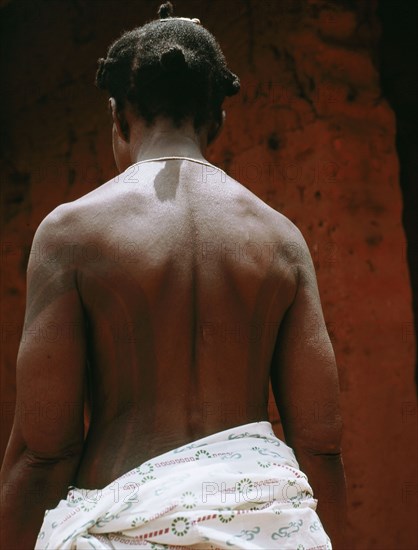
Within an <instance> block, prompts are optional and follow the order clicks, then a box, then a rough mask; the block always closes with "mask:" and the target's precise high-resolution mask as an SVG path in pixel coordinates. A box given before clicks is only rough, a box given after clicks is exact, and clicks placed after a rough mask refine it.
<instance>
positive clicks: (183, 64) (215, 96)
mask: <svg viewBox="0 0 418 550" xmlns="http://www.w3.org/2000/svg"><path fill="white" fill-rule="evenodd" d="M158 15H159V17H160V19H156V20H154V21H151V22H150V23H147V24H145V25H143V26H142V27H137V28H135V29H133V30H131V31H127V32H124V33H123V34H122V36H120V38H118V39H117V40H116V41H115V42H113V43H112V44H111V46H110V47H109V49H108V52H107V57H106V58H100V59H99V60H98V70H97V73H96V79H95V84H96V86H97V87H98V88H100V89H102V90H107V91H108V93H109V94H110V96H111V97H114V98H115V100H116V105H117V108H118V110H119V111H120V110H122V109H123V108H124V107H125V104H126V102H127V101H128V102H129V103H130V104H131V105H132V107H133V108H134V109H135V110H136V113H137V115H139V116H140V117H142V118H143V119H144V120H145V121H146V123H147V124H148V125H150V124H152V122H153V121H154V120H155V118H156V117H158V116H165V117H167V118H169V119H171V120H172V121H173V123H174V124H175V125H176V126H180V124H181V123H182V121H184V119H185V118H188V117H192V119H193V123H194V127H195V129H196V130H198V129H199V128H201V127H202V126H204V125H205V124H206V123H207V122H209V121H211V120H213V119H215V120H217V121H219V122H220V120H221V113H222V102H223V100H224V99H225V97H226V96H232V95H234V94H236V93H238V91H239V89H240V81H239V78H238V77H237V76H236V75H235V74H233V73H232V72H231V71H230V70H229V69H228V67H227V65H226V61H225V57H224V55H223V53H222V50H221V48H220V46H219V44H218V42H217V41H216V39H215V37H214V36H213V35H212V34H211V33H210V32H209V31H208V30H206V29H205V28H204V27H202V26H201V25H200V22H199V20H192V19H186V18H181V17H173V6H172V4H171V2H166V3H165V4H162V5H161V6H160V8H159V10H158Z"/></svg>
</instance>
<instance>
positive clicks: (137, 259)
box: [1, 99, 345, 549]
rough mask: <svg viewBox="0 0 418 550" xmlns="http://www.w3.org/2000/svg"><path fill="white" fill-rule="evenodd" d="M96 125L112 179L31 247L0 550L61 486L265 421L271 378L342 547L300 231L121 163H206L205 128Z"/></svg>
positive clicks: (198, 172)
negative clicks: (106, 143)
mask: <svg viewBox="0 0 418 550" xmlns="http://www.w3.org/2000/svg"><path fill="white" fill-rule="evenodd" d="M110 110H111V113H112V119H113V129H112V135H113V150H114V155H115V160H116V164H117V166H118V169H119V171H120V172H121V174H122V175H121V176H119V177H117V178H114V179H112V180H110V181H109V182H107V183H105V184H104V185H102V186H100V187H99V188H97V189H95V190H94V191H92V192H91V193H89V194H87V195H85V196H84V197H82V198H80V199H78V200H76V201H74V202H71V203H66V204H64V205H61V206H59V207H58V208H57V209H55V210H54V211H53V212H52V213H51V214H50V215H48V216H47V217H46V218H45V220H44V221H43V222H42V223H41V225H40V227H39V228H38V230H37V232H36V235H35V238H34V242H33V245H32V253H31V257H30V260H29V265H28V274H27V279H28V292H27V308H26V316H25V329H24V332H23V335H22V342H21V345H20V348H19V354H18V361H17V405H16V415H15V422H14V426H13V430H12V434H11V436H10V441H9V445H8V447H7V452H6V456H5V459H4V463H3V467H2V471H1V477H2V492H3V498H2V516H3V518H2V519H3V523H2V525H3V529H2V544H3V545H4V546H3V547H4V548H19V549H24V548H33V546H34V544H35V539H36V536H37V533H38V531H39V529H40V526H41V523H42V520H43V515H44V511H45V509H49V508H53V507H55V506H56V505H57V503H58V501H59V499H61V498H65V496H66V493H67V491H68V485H70V484H72V485H75V486H77V487H82V488H92V489H93V488H96V489H97V488H103V487H104V486H106V485H107V484H109V483H111V482H112V481H113V480H114V479H115V478H117V477H118V476H120V475H122V474H124V473H125V472H127V471H129V470H130V469H132V468H133V467H135V466H137V465H139V464H140V463H142V462H144V461H146V460H147V459H149V458H150V457H153V456H156V455H159V454H161V453H164V452H166V451H168V450H170V449H172V448H175V447H177V446H180V445H183V444H186V443H188V442H190V441H192V440H194V439H197V438H201V437H204V436H206V435H209V434H212V433H215V432H218V431H220V430H225V429H227V428H230V427H233V426H237V425H241V424H245V423H248V422H254V421H261V420H268V413H267V405H268V387H269V380H271V381H272V386H273V391H274V394H275V397H276V402H277V405H278V408H279V411H280V414H281V417H282V421H283V427H284V432H285V437H286V441H287V443H288V444H289V445H291V446H292V447H293V448H294V450H295V453H296V456H297V458H298V460H299V463H300V466H301V468H302V470H304V471H305V473H306V474H307V475H308V478H309V480H310V483H311V485H312V487H313V489H314V492H315V497H316V498H318V499H319V506H318V510H317V511H318V514H319V516H320V518H321V520H322V522H323V524H324V527H325V529H326V531H327V532H328V534H329V535H330V537H331V539H332V541H333V544H334V547H335V548H343V542H342V541H343V538H342V531H343V525H344V516H345V483H344V471H343V466H342V460H341V448H340V444H341V417H340V412H339V404H338V401H339V393H338V378H337V369H336V364H335V356H334V353H333V349H332V345H331V342H330V340H329V336H328V333H327V330H326V327H325V322H324V317H323V313H322V308H321V303H320V298H319V292H318V287H317V281H316V275H315V270H314V266H313V263H312V259H311V256H310V253H309V249H308V247H307V244H306V242H305V240H304V238H303V236H302V234H301V232H300V231H299V230H298V229H297V227H296V226H295V225H294V224H293V223H291V222H290V220H288V219H287V218H286V217H285V216H283V215H281V214H280V213H278V212H276V211H275V210H273V209H272V208H270V207H269V206H268V205H266V204H265V203H264V202H263V201H261V200H260V199H259V198H257V197H256V196H255V195H253V194H252V193H251V192H250V191H249V190H247V189H246V188H245V187H243V186H242V185H241V184H240V183H238V182H237V181H235V180H233V179H232V178H230V177H228V176H226V175H225V174H224V173H223V172H222V171H220V170H219V169H216V168H215V167H212V166H208V165H207V164H201V163H199V162H193V161H190V160H168V161H154V162H145V163H143V164H136V165H135V166H131V165H132V164H133V163H137V162H140V161H143V160H149V159H153V158H158V157H161V156H173V155H174V156H185V157H189V158H192V159H195V160H201V161H202V162H204V163H207V161H206V160H205V158H204V153H205V150H206V147H207V144H208V141H211V140H213V139H214V138H215V137H216V135H217V133H219V131H220V128H221V125H220V124H219V123H218V122H216V121H212V122H211V123H209V124H208V125H207V126H205V127H204V128H202V129H200V131H199V132H196V131H195V130H194V128H193V125H192V123H191V121H185V123H184V124H183V125H182V126H181V127H180V128H175V127H174V126H173V125H172V124H171V122H170V121H168V120H164V119H157V121H156V123H155V124H154V125H153V126H152V127H150V128H148V127H147V126H146V125H145V123H144V122H143V121H142V120H141V119H140V118H138V117H137V116H136V115H135V114H134V111H133V109H131V108H130V107H129V105H127V106H126V107H125V109H123V110H119V111H118V110H117V109H116V104H115V102H114V100H113V99H110ZM223 118H224V115H223V117H222V119H223ZM129 167H131V168H129ZM126 170H127V171H126ZM251 243H252V244H251ZM88 381H89V383H88ZM86 388H87V390H89V391H87V390H86ZM89 392H90V393H91V396H90V397H89ZM84 413H86V414H87V416H88V417H89V418H88V423H89V430H88V434H87V437H86V438H85V431H84ZM28 499H30V506H29V507H28V502H29V500H28Z"/></svg>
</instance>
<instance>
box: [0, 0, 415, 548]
mask: <svg viewBox="0 0 418 550" xmlns="http://www.w3.org/2000/svg"><path fill="white" fill-rule="evenodd" d="M6 4H7V5H6V6H5V7H3V9H2V12H3V16H4V21H5V22H6V23H7V28H6V30H5V38H6V40H7V47H8V52H9V55H8V59H7V61H6V62H5V67H4V71H3V74H5V75H6V79H5V82H6V84H5V85H6V89H7V91H9V92H10V94H11V95H10V97H9V98H8V100H7V105H5V107H6V109H5V112H4V113H3V118H4V123H3V125H2V129H3V145H4V148H5V149H4V150H5V153H6V154H5V160H4V162H3V170H2V173H3V176H2V185H3V200H2V209H3V215H4V217H5V220H6V222H5V225H4V230H3V244H2V263H1V267H2V273H3V277H2V295H3V297H4V300H3V302H2V310H1V313H2V345H3V347H2V382H3V385H2V397H1V405H2V427H3V429H2V449H4V447H5V444H6V442H7V438H8V433H9V429H10V425H11V421H12V415H13V400H14V369H15V362H16V354H17V349H18V343H19V338H20V335H21V330H22V322H23V315H24V305H25V268H26V262H27V258H28V254H29V250H30V245H31V241H32V237H33V234H34V231H35V229H36V227H37V225H38V224H39V222H40V221H41V220H42V218H43V217H44V216H45V215H46V214H47V213H48V212H49V211H51V210H52V209H53V208H54V207H55V206H56V205H58V204H59V203H62V202H68V201H70V200H72V199H74V198H76V197H79V196H80V195H82V194H84V193H86V192H88V191H90V190H91V189H93V188H94V187H96V186H97V185H100V184H101V183H103V182H105V181H106V180H108V179H109V178H111V177H112V176H114V175H115V174H116V169H115V166H114V162H113V157H112V150H111V136H110V124H109V120H108V116H107V113H106V98H105V97H104V96H103V95H101V94H100V93H99V92H98V91H97V90H96V89H95V88H94V86H93V83H92V82H93V78H94V73H95V68H96V59H97V58H98V57H100V56H103V55H104V54H105V52H106V48H107V46H108V44H109V43H110V41H111V40H113V39H114V38H116V37H117V36H118V35H119V34H120V33H121V32H122V30H125V29H130V28H132V27H134V26H136V25H138V24H142V23H143V22H145V21H146V20H149V19H151V18H153V14H154V12H155V9H156V4H154V3H153V2H130V1H125V2H120V1H116V0H107V1H105V2H104V1H103V2H83V1H81V0H80V1H74V2H69V1H68V2H40V1H33V2H29V1H27V2H17V1H13V0H12V1H10V2H9V3H6ZM345 4H346V5H347V6H348V5H349V3H345ZM343 5H344V3H339V2H332V3H327V2H325V1H321V2H320V1H301V2H296V1H284V0H283V1H279V0H274V1H273V0H272V1H269V0H263V1H254V0H253V1H244V0H242V1H238V0H236V1H231V0H229V1H228V2H227V3H225V2H223V1H218V0H216V1H213V0H212V1H210V2H209V1H207V0H205V1H203V0H202V1H200V0H197V1H184V2H180V1H179V2H177V8H178V9H177V13H178V14H179V15H186V16H191V17H199V18H200V19H201V20H202V22H203V24H204V25H205V26H207V27H208V28H209V29H210V30H211V31H212V32H214V34H215V35H216V36H217V37H218V39H219V41H220V43H221V45H222V47H223V49H224V52H225V54H226V57H227V59H228V60H229V64H230V66H231V68H232V70H234V71H235V72H236V73H237V74H239V75H240V77H241V80H242V92H241V94H240V95H239V96H238V97H236V98H233V99H231V100H228V102H227V103H226V107H227V127H226V129H225V131H224V133H223V135H222V136H221V137H220V139H219V141H218V142H217V143H216V144H215V145H214V146H213V147H212V150H211V153H210V159H211V160H212V161H213V162H214V163H215V164H219V165H221V166H222V167H223V168H225V169H227V171H229V173H230V174H231V175H232V176H234V177H236V178H237V179H238V180H240V181H241V182H242V183H243V184H244V185H246V186H247V187H249V188H250V189H251V190H252V191H253V192H255V193H256V194H257V195H259V196H260V197H261V198H263V199H264V200H265V201H266V202H267V203H269V204H270V205H271V206H272V207H274V208H276V209H278V210H280V211H281V212H282V213H284V214H285V215H286V216H288V217H289V218H290V219H291V220H293V221H294V222H295V223H296V224H297V225H298V226H299V227H300V229H301V230H302V232H303V234H304V236H305V238H306V240H307V242H308V244H309V246H310V249H311V252H312V256H313V259H314V263H315V266H316V270H317V277H318V283H319V288H320V294H321V298H322V304H323V309H324V315H325V319H326V321H327V326H328V329H329V333H330V336H331V339H332V342H333V345H334V349H335V353H336V357H337V362H338V367H339V372H340V379H341V390H342V405H343V415H344V421H345V435H344V461H345V465H346V473H347V482H348V490H349V522H350V525H349V528H350V534H351V543H350V548H353V549H358V550H363V549H369V548H370V549H376V550H383V549H385V550H395V549H411V550H412V549H413V548H416V544H417V533H416V528H415V522H416V507H417V500H416V480H417V472H416V459H417V445H416V423H417V415H416V402H415V393H414V383H413V366H414V357H415V355H414V354H415V351H416V343H415V339H414V334H413V317H412V310H411V290H410V281H409V274H408V269H407V264H406V253H405V250H406V241H405V235H404V231H403V228H402V223H401V212H402V202H401V193H400V189H399V182H398V170H399V166H398V160H397V155H396V151H395V119H394V114H393V113H392V111H391V109H390V107H389V106H388V104H387V102H386V101H385V100H384V99H382V97H381V90H380V88H379V76H378V72H377V69H376V66H375V64H374V53H373V52H374V51H375V45H376V40H377V38H378V35H379V26H378V24H377V21H376V16H375V14H374V9H375V5H374V3H369V2H364V3H358V4H357V9H356V10H354V9H353V10H352V11H350V9H348V8H343V7H341V6H343ZM339 6H340V7H339ZM272 409H273V407H272ZM322 410H323V409H322V404H321V403H319V404H318V410H317V411H313V414H321V413H322ZM274 419H276V420H277V416H276V413H275V412H274ZM276 427H277V429H278V432H279V433H280V426H279V425H278V424H276Z"/></svg>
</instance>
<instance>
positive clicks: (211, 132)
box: [208, 109, 226, 145]
mask: <svg viewBox="0 0 418 550" xmlns="http://www.w3.org/2000/svg"><path fill="white" fill-rule="evenodd" d="M225 119H226V113H225V111H224V110H223V109H222V111H221V112H220V116H218V117H217V119H215V120H212V122H211V123H210V125H209V129H208V145H210V144H211V143H212V142H213V141H215V139H216V138H217V137H218V136H219V134H220V132H221V130H222V128H223V126H224V124H225Z"/></svg>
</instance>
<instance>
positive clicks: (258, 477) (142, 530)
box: [35, 421, 332, 550]
mask: <svg viewBox="0 0 418 550" xmlns="http://www.w3.org/2000/svg"><path fill="white" fill-rule="evenodd" d="M316 506H317V500H316V499H315V498H314V497H313V492H312V488H311V487H310V485H309V482H308V479H307V477H306V475H305V474H304V473H303V472H302V471H301V470H300V469H299V464H298V463H297V461H296V458H295V455H294V452H293V450H292V449H291V448H290V447H289V446H287V445H286V444H285V443H284V442H283V441H281V440H280V439H278V438H277V437H276V436H275V434H274V432H273V429H272V426H271V423H270V422H267V421H262V422H253V423H250V424H245V425H243V426H238V427H236V428H231V429H228V430H224V431H221V432H218V433H216V434H213V435H210V436H207V437H204V438H202V439H199V440H197V441H195V442H193V443H190V444H188V445H184V446H182V447H179V448H177V449H173V450H172V451H169V452H167V453H164V454H162V455H159V456H157V457H155V458H152V459H151V460H148V461H147V462H144V463H143V464H140V465H139V466H138V467H136V468H134V469H132V470H130V471H129V472H127V473H126V474H124V475H122V476H120V477H119V478H117V479H116V480H115V481H113V482H112V483H110V484H109V485H107V486H106V487H105V488H104V489H97V490H91V489H81V488H77V487H70V488H69V491H68V494H67V498H66V499H65V500H61V501H60V502H59V504H58V506H57V507H56V508H54V509H52V510H47V511H46V512H45V517H44V521H43V524H42V527H41V530H40V532H39V535H38V538H37V542H36V546H35V550H52V549H53V550H56V549H66V550H67V549H71V550H74V549H77V550H81V549H83V550H84V549H86V550H87V549H89V550H91V549H97V550H99V549H100V550H101V549H125V548H139V549H150V550H151V549H152V550H163V549H173V550H180V549H182V548H187V549H190V548H195V549H199V550H200V549H201V550H218V549H231V550H233V549H234V548H240V549H249V550H250V549H251V550H257V549H259V550H266V549H275V548H277V549H281V550H287V549H289V550H290V549H291V550H331V549H332V546H331V541H330V539H329V537H328V535H327V534H326V532H325V531H324V528H323V526H322V524H321V521H320V519H319V517H318V515H317V513H316Z"/></svg>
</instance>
